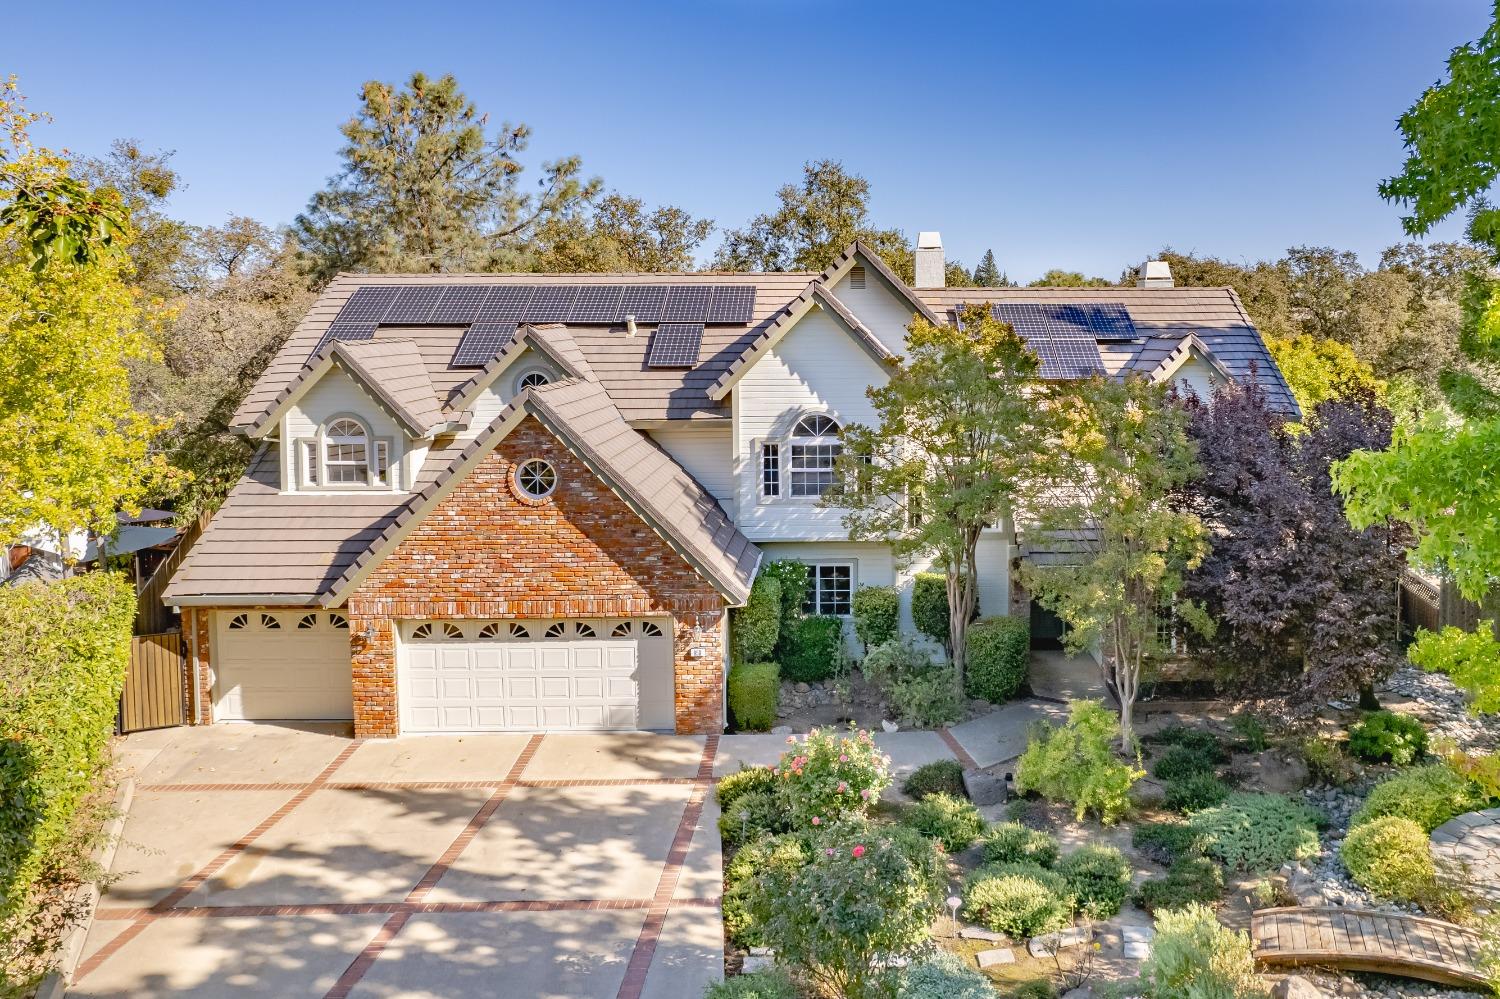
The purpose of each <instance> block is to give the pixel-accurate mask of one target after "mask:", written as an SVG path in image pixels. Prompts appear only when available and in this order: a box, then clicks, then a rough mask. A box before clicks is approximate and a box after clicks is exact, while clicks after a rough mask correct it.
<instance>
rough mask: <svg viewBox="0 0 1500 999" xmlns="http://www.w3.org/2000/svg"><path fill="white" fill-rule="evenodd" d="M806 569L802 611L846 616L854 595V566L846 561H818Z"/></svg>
mask: <svg viewBox="0 0 1500 999" xmlns="http://www.w3.org/2000/svg"><path fill="white" fill-rule="evenodd" d="M807 570H808V571H807V596H806V597H805V598H804V599H803V601H802V611H803V613H806V614H835V615H839V616H844V617H847V616H848V615H849V613H850V612H851V607H850V600H851V599H852V598H853V596H854V566H853V565H851V564H850V563H848V562H820V563H814V564H812V565H809V566H808V567H807Z"/></svg>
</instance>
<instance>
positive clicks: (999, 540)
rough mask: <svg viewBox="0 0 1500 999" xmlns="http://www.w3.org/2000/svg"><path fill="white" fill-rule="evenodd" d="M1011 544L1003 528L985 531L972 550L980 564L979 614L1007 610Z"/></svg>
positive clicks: (988, 615) (1001, 613)
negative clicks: (977, 545)
mask: <svg viewBox="0 0 1500 999" xmlns="http://www.w3.org/2000/svg"><path fill="white" fill-rule="evenodd" d="M1011 554H1012V552H1011V546H1010V545H1009V543H1007V541H1006V536H1005V533H1004V532H1003V531H985V532H984V533H983V534H981V535H980V536H979V547H978V548H977V549H976V550H975V552H974V557H975V561H977V562H978V564H979V614H980V616H981V617H1003V616H1005V615H1007V614H1009V613H1010V559H1011Z"/></svg>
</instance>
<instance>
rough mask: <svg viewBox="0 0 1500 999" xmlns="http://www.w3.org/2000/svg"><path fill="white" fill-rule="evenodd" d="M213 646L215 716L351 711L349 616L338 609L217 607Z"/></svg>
mask: <svg viewBox="0 0 1500 999" xmlns="http://www.w3.org/2000/svg"><path fill="white" fill-rule="evenodd" d="M215 619H216V621H217V627H216V631H215V636H214V637H215V644H214V648H213V664H214V717H215V718H218V719H220V720H223V721H279V720H283V719H303V720H313V719H338V720H344V719H348V718H352V717H354V685H353V678H352V675H351V673H350V670H349V622H348V621H347V620H346V619H345V618H344V615H342V614H340V613H338V612H336V611H274V612H273V611H242V612H231V611H221V612H219V613H218V614H216V615H215Z"/></svg>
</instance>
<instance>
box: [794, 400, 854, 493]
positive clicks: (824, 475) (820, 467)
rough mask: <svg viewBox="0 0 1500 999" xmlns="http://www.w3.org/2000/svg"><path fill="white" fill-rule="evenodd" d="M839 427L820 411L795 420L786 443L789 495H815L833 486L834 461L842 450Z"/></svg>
mask: <svg viewBox="0 0 1500 999" xmlns="http://www.w3.org/2000/svg"><path fill="white" fill-rule="evenodd" d="M840 429H841V428H840V427H839V425H838V423H837V422H836V421H835V420H833V419H832V418H831V417H828V416H824V415H823V414H821V413H814V414H813V415H811V416H805V417H803V418H802V419H801V420H799V421H797V426H796V428H795V429H794V430H793V431H792V439H791V440H790V441H789V442H788V443H787V479H788V485H789V487H790V488H791V495H793V496H800V497H811V498H817V497H820V496H822V495H823V494H824V493H826V492H828V490H830V489H832V488H833V487H834V484H835V479H834V464H835V463H836V462H837V461H838V458H839V455H840V454H841V453H842V452H843V450H844V445H843V443H842V442H841V441H840V440H839V431H840Z"/></svg>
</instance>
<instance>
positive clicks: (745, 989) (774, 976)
mask: <svg viewBox="0 0 1500 999" xmlns="http://www.w3.org/2000/svg"><path fill="white" fill-rule="evenodd" d="M800 996H801V993H800V992H798V991H797V987H796V986H795V985H793V984H792V980H791V978H789V977H787V973H786V972H785V971H783V970H782V969H780V968H764V969H762V970H760V971H752V972H750V974H748V975H735V976H734V977H733V978H726V979H724V980H723V981H722V982H712V983H710V984H709V986H708V991H706V992H704V993H703V999H799V997H800Z"/></svg>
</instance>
